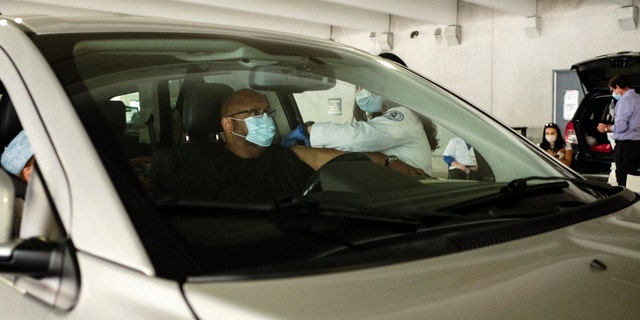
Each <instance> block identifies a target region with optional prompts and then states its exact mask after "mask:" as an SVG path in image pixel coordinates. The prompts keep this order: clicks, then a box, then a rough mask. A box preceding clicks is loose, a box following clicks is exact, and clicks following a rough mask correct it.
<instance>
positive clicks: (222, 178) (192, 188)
mask: <svg viewBox="0 0 640 320" xmlns="http://www.w3.org/2000/svg"><path fill="white" fill-rule="evenodd" d="M158 156H160V157H167V156H168V157H169V159H170V160H169V161H167V160H166V159H164V160H162V159H157V160H159V161H154V167H157V168H154V175H155V176H157V177H160V179H156V182H157V183H160V184H164V186H157V188H156V190H157V192H158V193H159V194H161V195H162V196H163V197H164V198H167V197H169V198H173V199H175V198H177V199H180V200H197V201H223V202H266V201H270V200H279V199H282V198H285V197H288V196H297V195H299V194H300V193H301V192H302V191H303V188H304V187H305V186H306V183H307V181H308V179H309V177H310V176H311V175H312V174H313V172H314V171H313V169H312V168H311V167H309V166H308V165H307V164H306V163H304V162H303V161H301V160H300V159H299V158H298V157H297V156H296V155H295V153H293V151H291V150H290V149H289V148H285V147H282V146H280V145H272V146H270V147H268V148H267V149H266V150H265V152H264V153H263V154H262V155H261V156H260V157H258V158H252V159H242V158H239V157H237V156H236V155H234V154H233V153H232V152H231V151H229V150H228V149H227V148H226V147H225V146H224V145H223V144H212V143H194V144H185V145H181V146H180V147H179V149H178V150H176V149H173V150H169V151H165V152H164V154H162V153H160V152H159V155H157V156H156V158H158ZM167 164H169V165H167Z"/></svg>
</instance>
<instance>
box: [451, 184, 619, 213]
mask: <svg viewBox="0 0 640 320" xmlns="http://www.w3.org/2000/svg"><path fill="white" fill-rule="evenodd" d="M535 180H546V181H553V182H549V183H541V184H533V185H530V184H528V182H529V181H535ZM569 182H571V183H573V184H575V185H577V186H580V187H586V188H589V189H591V190H593V191H598V192H604V193H610V192H612V191H613V190H615V187H612V186H611V185H609V184H606V183H602V182H595V181H589V180H582V179H574V178H566V177H542V176H531V177H526V178H519V179H514V180H512V181H510V182H509V183H507V185H505V186H504V187H503V188H501V189H500V192H498V193H495V194H491V195H488V196H485V197H480V198H477V199H473V200H470V201H466V202H463V203H460V204H456V205H453V206H450V207H446V208H441V209H440V210H442V211H444V212H451V213H454V212H459V211H461V210H465V211H467V210H474V209H477V208H479V207H483V206H486V205H487V204H490V203H498V204H500V205H501V206H504V207H506V206H508V205H513V204H515V203H518V202H519V201H520V200H521V199H522V198H524V197H528V196H532V195H540V194H550V193H561V192H563V191H562V190H563V189H565V188H568V187H569ZM545 212H546V213H548V212H549V208H547V209H545V210H542V211H541V214H544V213H545ZM529 215H531V212H529Z"/></svg>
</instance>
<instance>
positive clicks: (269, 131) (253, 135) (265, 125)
mask: <svg viewBox="0 0 640 320" xmlns="http://www.w3.org/2000/svg"><path fill="white" fill-rule="evenodd" d="M230 119H233V120H238V121H244V123H245V124H246V125H247V130H248V133H247V135H246V136H243V135H241V134H238V133H235V132H233V131H232V132H231V133H232V134H234V135H236V136H238V137H243V138H245V140H247V141H249V142H251V143H254V144H257V145H259V146H261V147H268V146H270V145H271V142H273V138H274V137H275V136H276V124H275V123H274V122H273V119H271V117H270V116H269V115H267V114H266V113H265V114H262V115H259V116H253V117H248V118H245V119H236V118H231V117H230Z"/></svg>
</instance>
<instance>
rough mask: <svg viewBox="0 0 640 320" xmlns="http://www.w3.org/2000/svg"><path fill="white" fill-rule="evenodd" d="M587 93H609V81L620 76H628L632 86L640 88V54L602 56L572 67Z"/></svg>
mask: <svg viewBox="0 0 640 320" xmlns="http://www.w3.org/2000/svg"><path fill="white" fill-rule="evenodd" d="M571 70H576V72H577V73H578V77H579V78H580V82H582V85H583V86H584V87H585V89H586V90H587V92H589V93H593V92H609V80H610V79H611V78H612V77H613V76H615V75H618V74H624V75H627V76H628V77H629V79H630V81H631V86H632V87H634V88H640V52H634V51H622V52H617V53H610V54H604V55H600V56H597V57H594V58H591V59H589V60H585V61H582V62H579V63H576V64H574V65H573V66H571Z"/></svg>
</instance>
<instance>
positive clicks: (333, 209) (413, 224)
mask: <svg viewBox="0 0 640 320" xmlns="http://www.w3.org/2000/svg"><path fill="white" fill-rule="evenodd" d="M272 214H273V215H275V216H277V217H286V219H291V218H304V217H307V218H308V217H314V216H315V217H322V218H328V219H331V220H332V221H333V223H344V224H348V223H357V224H359V225H361V224H362V223H365V224H371V225H385V226H387V227H396V228H400V229H402V230H404V231H409V232H416V231H418V230H420V229H422V228H423V227H424V224H425V221H426V219H427V218H429V219H438V220H442V221H444V220H470V218H469V217H466V216H464V215H459V214H454V213H448V212H439V211H430V212H427V213H425V212H419V213H402V212H400V213H398V212H392V211H389V210H387V209H383V210H377V209H372V208H367V207H366V206H365V207H363V206H362V205H361V204H352V203H345V202H341V203H331V202H322V201H316V200H310V199H301V198H293V199H289V200H288V201H285V202H281V203H280V204H279V205H277V206H276V207H275V208H273V211H272Z"/></svg>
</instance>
